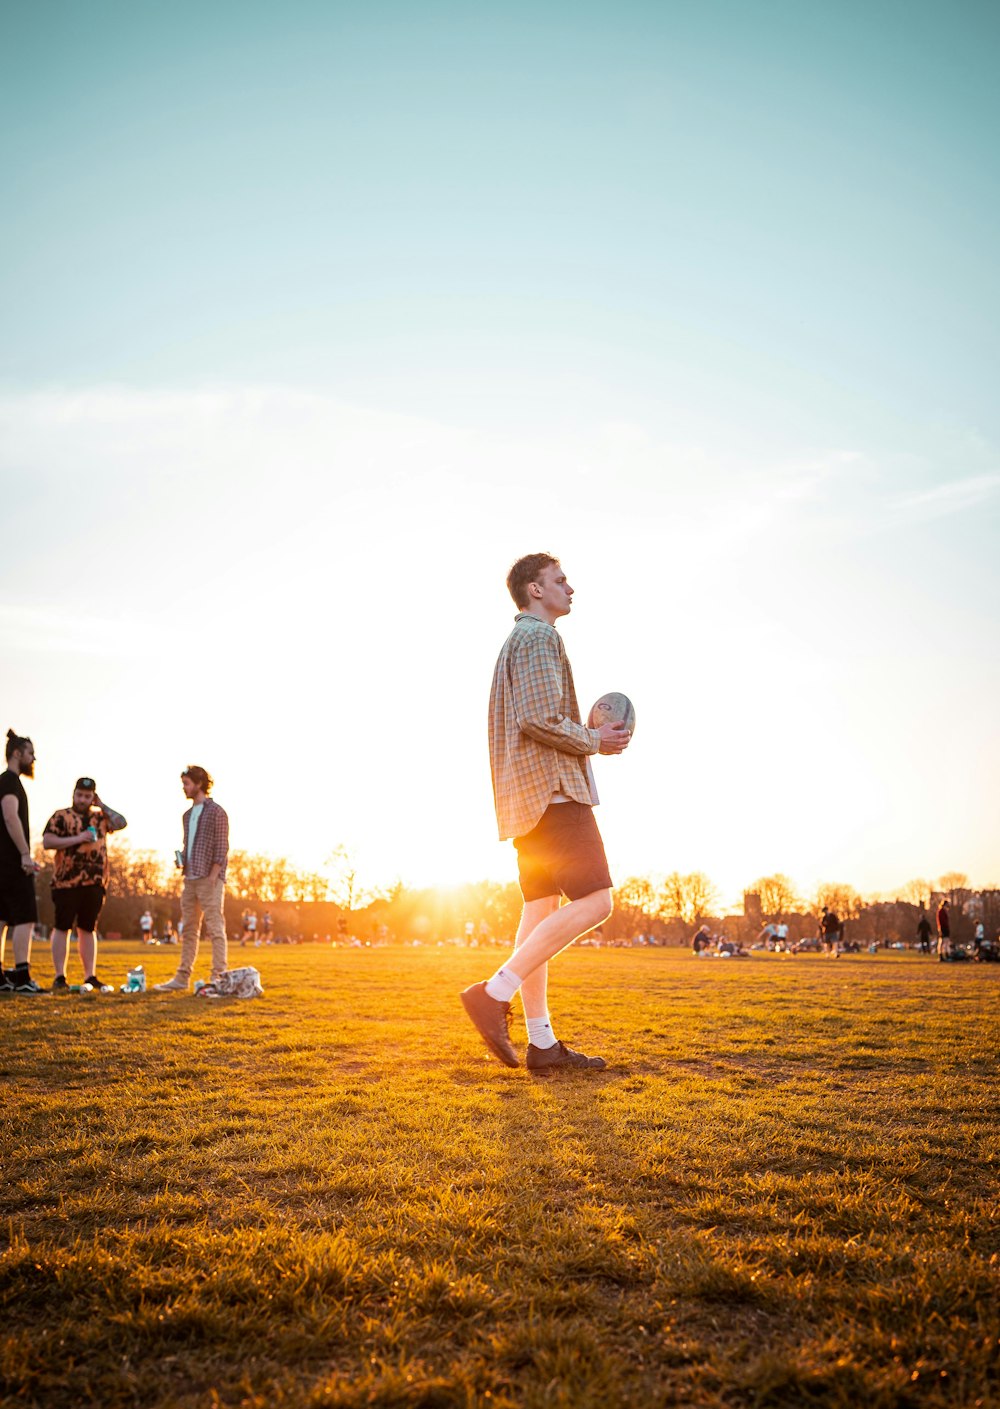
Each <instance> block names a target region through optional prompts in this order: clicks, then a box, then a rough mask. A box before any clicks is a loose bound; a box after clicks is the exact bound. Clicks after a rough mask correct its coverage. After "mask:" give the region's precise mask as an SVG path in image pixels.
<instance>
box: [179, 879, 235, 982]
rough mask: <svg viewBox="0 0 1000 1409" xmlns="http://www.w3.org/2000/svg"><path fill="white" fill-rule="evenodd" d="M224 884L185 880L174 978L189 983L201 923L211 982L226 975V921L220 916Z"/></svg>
mask: <svg viewBox="0 0 1000 1409" xmlns="http://www.w3.org/2000/svg"><path fill="white" fill-rule="evenodd" d="M225 894H226V883H225V881H223V880H217V881H211V880H209V878H208V877H207V876H185V877H184V889H183V890H182V891H181V919H182V920H183V921H184V935H183V937H182V939H181V961H180V963H179V964H178V966H177V977H178V978H182V979H186V980H188V981H190V979H191V970H192V969H193V968H194V961H195V959H197V957H198V941H199V940H200V938H201V924H202V920H203V919H204V921H205V935H206V938H208V939H210V940H211V942H212V973H211V977H212V978H218V976H219V975H220V974H224V973H225V972H226V967H227V963H228V951H227V943H226V917H225V914H224V913H223V905H222V902H223V898H224V897H225Z"/></svg>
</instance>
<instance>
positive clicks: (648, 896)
mask: <svg viewBox="0 0 1000 1409" xmlns="http://www.w3.org/2000/svg"><path fill="white" fill-rule="evenodd" d="M35 855H36V859H37V860H38V861H39V863H40V864H41V866H42V871H41V873H40V875H39V903H40V915H39V918H40V919H41V921H42V923H44V924H51V922H52V920H51V916H50V915H49V914H48V913H47V912H48V911H50V910H51V902H50V900H49V887H50V884H51V877H52V856H51V853H46V852H44V851H42V850H41V848H40V847H39V848H36V852H35ZM108 860H109V870H110V875H109V882H108V899H107V902H106V905H105V909H104V914H103V925H104V929H105V931H106V932H107V933H116V932H117V933H121V934H123V935H132V934H136V933H138V926H139V917H140V915H141V914H142V913H143V911H144V910H145V909H147V908H148V909H150V910H151V911H152V912H153V915H154V920H155V922H156V923H157V926H158V928H162V925H163V924H164V923H165V922H166V920H167V919H169V920H171V921H172V922H173V923H174V924H175V925H176V923H177V920H178V919H179V918H180V892H181V875H180V872H179V871H178V870H177V869H176V868H175V866H174V865H173V863H172V861H171V862H169V863H168V862H166V861H165V860H164V858H163V857H162V856H160V855H159V854H158V853H156V852H153V851H149V850H141V849H137V848H133V847H130V846H129V845H128V843H127V842H125V841H123V840H119V839H115V840H114V841H113V842H112V843H111V844H110V845H109V847H108ZM226 889H227V894H226V920H227V926H228V927H229V928H230V931H231V932H234V931H236V930H237V929H238V928H239V927H240V918H241V915H242V912H243V911H244V910H247V909H254V910H257V911H258V912H260V911H262V910H265V909H266V910H269V911H270V912H271V914H272V919H273V922H274V926H275V931H276V933H279V934H285V935H287V936H294V937H301V938H306V939H310V938H313V937H315V938H317V939H320V940H324V939H326V938H327V937H328V936H329V937H336V936H337V935H341V934H343V933H344V931H345V926H346V929H347V931H348V932H350V933H352V934H356V935H358V936H359V937H360V938H361V939H362V940H366V939H370V938H373V937H376V938H377V937H381V936H384V935H390V936H392V937H395V938H398V939H421V940H426V941H429V942H430V941H436V940H437V939H439V938H444V939H448V938H454V937H457V938H464V939H469V938H474V939H475V940H476V942H490V941H492V942H496V943H504V944H506V943H509V942H510V940H511V938H512V936H513V934H514V931H515V930H516V928H517V921H518V917H519V915H520V908H521V898H520V892H519V890H518V887H517V885H516V883H515V882H506V883H504V882H498V881H479V882H476V883H469V884H466V885H459V886H453V887H450V888H447V889H444V890H442V889H439V888H427V889H415V888H409V887H406V886H404V885H403V883H402V882H401V881H396V882H394V883H391V884H382V885H379V884H375V883H373V882H372V881H371V880H370V879H369V878H368V877H366V876H365V875H364V874H363V872H362V871H361V869H360V867H359V864H358V861H357V858H356V857H355V855H354V854H353V853H352V852H351V851H350V849H349V848H347V847H345V846H338V847H335V848H334V849H333V851H331V852H330V854H329V855H328V856H327V858H326V859H325V861H324V863H323V866H322V867H321V868H320V869H318V870H302V869H299V868H297V867H295V866H293V865H292V864H291V863H290V862H289V861H288V859H287V858H286V857H283V856H278V857H274V856H268V855H265V854H263V853H260V852H248V851H232V852H230V855H229V864H228V873H227V880H226ZM970 894H971V892H970V891H969V883H968V878H967V877H966V876H965V875H964V874H963V873H961V872H957V871H952V872H948V873H946V874H945V875H942V876H940V877H938V878H937V880H936V881H931V880H928V879H924V878H917V879H914V880H911V881H908V882H907V883H906V884H905V885H904V886H901V887H900V888H899V890H898V891H895V892H893V893H892V895H891V896H886V895H875V896H873V895H869V896H864V895H862V894H861V892H860V891H858V890H856V889H855V888H854V887H853V886H850V885H847V884H843V883H833V882H830V883H826V884H824V885H821V886H819V887H818V888H817V889H816V891H815V892H814V893H813V894H811V895H810V896H808V897H806V896H803V895H801V894H800V893H799V892H798V890H797V888H796V886H795V884H794V882H793V881H792V880H791V879H790V878H789V877H788V876H786V875H784V874H783V873H781V872H776V873H774V874H773V875H768V876H760V877H758V878H757V879H756V880H754V881H752V882H751V883H750V884H749V885H748V886H747V887H746V889H745V893H744V902H743V913H742V915H723V914H721V913H720V910H719V900H720V893H719V889H718V887H717V886H716V885H715V884H714V882H713V881H712V880H711V879H710V877H709V876H708V875H706V874H705V872H703V871H689V872H680V871H671V872H669V873H668V874H666V875H664V876H661V877H652V876H629V877H627V878H626V879H625V880H623V881H622V883H621V884H620V885H619V886H618V887H617V888H616V890H615V910H614V913H613V914H612V916H611V918H610V919H609V920H608V921H607V923H606V924H605V926H604V927H603V930H604V935H605V937H606V938H607V939H608V940H609V941H611V942H613V943H614V942H629V941H631V940H632V939H634V938H636V937H637V936H639V935H645V936H647V937H649V938H652V939H656V940H660V941H662V942H666V943H684V942H686V940H687V939H689V938H690V935H691V934H692V933H693V931H694V930H695V929H696V928H697V927H698V926H699V925H700V924H702V923H703V922H706V921H713V923H714V924H715V925H717V926H718V927H720V928H722V929H724V930H725V931H726V932H727V933H728V934H730V935H731V936H732V937H734V938H735V937H741V938H744V939H745V938H748V937H749V936H750V935H752V934H755V933H756V932H757V931H758V930H759V929H760V928H761V927H762V926H763V925H764V924H765V923H767V922H769V921H775V920H787V921H791V922H792V924H793V927H794V925H795V924H796V922H797V923H798V926H799V929H800V930H801V932H802V933H805V932H806V931H807V929H808V927H809V925H810V924H812V922H813V921H814V920H815V918H816V917H818V916H819V914H820V912H821V910H822V908H823V907H824V906H827V907H828V908H829V909H831V910H834V911H836V913H837V914H838V916H839V917H840V919H841V920H842V921H845V922H847V923H850V924H853V925H855V926H859V925H860V927H861V932H862V934H863V936H864V937H871V938H876V939H878V940H879V941H882V940H884V939H886V938H887V937H889V936H891V935H892V934H893V932H894V927H895V929H898V930H899V931H900V933H901V934H902V932H903V931H905V930H906V929H907V927H908V926H911V920H912V924H913V925H915V923H916V918H915V917H916V915H917V913H918V910H919V907H920V906H921V905H924V906H926V907H928V908H929V907H931V904H932V898H933V897H936V896H940V895H947V896H948V897H949V899H950V900H951V901H952V906H953V911H954V912H955V914H954V922H957V923H958V925H959V927H961V923H962V918H961V917H962V915H963V913H964V912H963V906H966V905H967V904H968V897H969V896H970ZM979 894H980V895H981V897H982V898H981V900H980V902H979V903H980V905H982V906H985V910H986V914H985V918H986V919H987V921H989V919H990V917H991V915H992V912H993V909H997V911H998V913H997V916H996V922H997V923H998V924H1000V887H991V888H989V889H988V890H987V891H984V892H981V893H979ZM973 908H974V907H973ZM470 927H471V928H470ZM911 927H912V926H911ZM808 932H809V933H812V932H813V930H812V929H808ZM906 937H909V934H908V932H907V934H906Z"/></svg>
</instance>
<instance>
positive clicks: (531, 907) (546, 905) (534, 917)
mask: <svg viewBox="0 0 1000 1409" xmlns="http://www.w3.org/2000/svg"><path fill="white" fill-rule="evenodd" d="M558 909H559V897H558V895H547V896H545V898H544V899H543V900H526V901H525V902H524V909H523V910H522V911H521V922H520V924H519V925H518V927H517V935H516V937H515V939H514V955H512V956H511V965H512V966H513V967H516V966H517V964H516V955H517V951H518V950H519V949H520V948H521V946H522V945H523V944H524V943H525V941H526V940H528V939H530V938H531V936H532V935H533V934H534V932H535V930H536V929H537V928H538V926H539V925H540V924H541V922H542V921H543V920H547V919H548V917H549V916H550V915H551V914H553V913H554V912H555V911H556V910H558ZM548 979H549V966H548V964H547V963H545V964H542V965H541V966H540V967H539V968H537V969H535V971H534V973H532V974H529V976H528V978H527V979H526V980H525V981H524V982H523V983H522V984H521V1002H522V1004H523V1005H524V1016H525V1018H544V1017H546V1016H547V1015H548V1011H549V1000H548Z"/></svg>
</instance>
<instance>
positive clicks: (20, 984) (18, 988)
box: [14, 978, 49, 994]
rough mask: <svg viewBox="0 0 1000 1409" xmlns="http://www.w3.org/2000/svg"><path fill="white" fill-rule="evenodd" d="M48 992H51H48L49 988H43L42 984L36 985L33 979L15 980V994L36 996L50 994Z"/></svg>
mask: <svg viewBox="0 0 1000 1409" xmlns="http://www.w3.org/2000/svg"><path fill="white" fill-rule="evenodd" d="M48 991H49V990H48V989H47V988H43V987H42V986H41V984H39V983H36V982H35V980H34V979H33V978H22V979H19V978H15V979H14V992H15V993H28V994H35V993H48Z"/></svg>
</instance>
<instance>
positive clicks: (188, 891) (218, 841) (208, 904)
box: [153, 764, 229, 993]
mask: <svg viewBox="0 0 1000 1409" xmlns="http://www.w3.org/2000/svg"><path fill="white" fill-rule="evenodd" d="M181 787H182V788H183V789H184V796H185V797H186V798H188V800H189V801H190V803H191V806H190V807H189V808H188V810H187V812H185V814H184V824H183V825H184V846H183V849H182V851H181V854H180V861H179V864H180V866H181V869H182V870H183V872H184V888H183V890H182V891H181V924H182V925H183V926H184V929H183V931H182V938H181V954H180V961H179V963H178V965H177V972H176V974H174V976H173V978H169V979H167V980H166V982H164V983H157V984H154V985H153V991H154V993H184V992H187V990H188V988H190V986H191V971H192V970H193V968H194V962H195V959H196V958H197V957H198V943H199V940H200V938H201V927H202V923H204V926H205V934H206V936H207V938H208V939H209V941H210V942H211V945H212V971H211V974H210V976H209V983H214V982H215V981H216V980H217V979H219V978H221V977H222V975H223V974H224V973H225V972H226V968H227V964H228V955H227V944H226V919H225V914H224V910H223V902H224V900H225V895H226V862H227V860H228V859H229V818H228V817H227V815H226V812H225V809H224V808H222V807H220V806H219V804H218V803H217V802H216V801H215V800H214V799H213V798H211V797H209V793H210V792H211V791H212V776H211V774H210V773H208V772H207V771H206V770H205V769H204V768H202V767H200V766H199V765H198V764H192V766H191V767H190V768H185V770H184V772H183V773H182V774H181Z"/></svg>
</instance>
